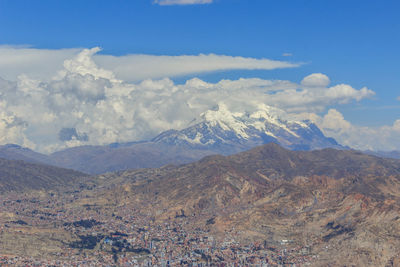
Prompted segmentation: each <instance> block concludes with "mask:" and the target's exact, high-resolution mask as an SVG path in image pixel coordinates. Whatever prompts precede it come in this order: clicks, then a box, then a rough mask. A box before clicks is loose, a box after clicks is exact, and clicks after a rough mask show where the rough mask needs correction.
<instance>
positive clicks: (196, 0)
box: [154, 0, 213, 6]
mask: <svg viewBox="0 0 400 267" xmlns="http://www.w3.org/2000/svg"><path fill="white" fill-rule="evenodd" d="M212 2H213V0H155V1H154V3H155V4H159V5H160V6H172V5H201V4H211V3H212Z"/></svg>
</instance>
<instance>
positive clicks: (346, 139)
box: [294, 109, 400, 151]
mask: <svg viewBox="0 0 400 267" xmlns="http://www.w3.org/2000/svg"><path fill="white" fill-rule="evenodd" d="M294 116H295V117H296V118H297V119H300V118H302V119H309V120H311V121H313V122H314V123H316V124H317V125H318V127H320V128H321V130H322V131H323V133H324V134H325V135H326V136H329V137H333V138H335V139H336V140H337V141H338V142H339V143H340V144H342V145H345V146H349V147H351V148H354V149H360V150H387V151H391V150H400V119H399V120H396V121H395V122H394V123H393V125H385V126H381V127H365V126H357V125H353V124H352V123H350V122H349V121H347V120H346V119H345V118H344V116H343V114H341V113H340V112H339V111H338V110H336V109H329V111H328V112H327V113H326V114H325V115H323V116H319V115H317V114H314V113H303V114H296V115H294Z"/></svg>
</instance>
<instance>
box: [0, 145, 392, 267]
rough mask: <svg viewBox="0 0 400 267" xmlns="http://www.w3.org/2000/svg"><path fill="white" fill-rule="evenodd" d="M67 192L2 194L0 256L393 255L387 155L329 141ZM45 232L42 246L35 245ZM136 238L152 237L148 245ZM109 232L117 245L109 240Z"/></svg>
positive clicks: (339, 260) (366, 259)
mask: <svg viewBox="0 0 400 267" xmlns="http://www.w3.org/2000/svg"><path fill="white" fill-rule="evenodd" d="M67 189H68V188H66V189H65V190H66V191H65V192H64V193H61V192H58V193H54V192H52V191H47V193H46V192H44V193H42V195H40V196H37V195H35V194H33V193H25V194H24V195H23V196H22V195H20V194H14V193H9V194H7V195H3V196H2V198H3V199H2V200H3V201H2V204H1V205H2V210H3V212H2V216H1V217H0V219H1V223H0V226H1V225H2V226H1V227H2V228H1V230H0V231H1V235H0V244H2V247H3V248H6V250H4V252H3V253H5V254H7V255H8V257H10V255H14V256H15V257H22V258H23V257H27V255H30V257H32V258H35V257H38V255H39V254H40V255H43V256H42V257H44V258H46V257H47V258H48V259H57V258H58V259H63V260H67V259H71V255H75V256H74V257H75V259H76V261H78V260H79V261H81V260H85V259H86V260H87V261H88V262H89V260H91V262H95V261H97V263H98V264H102V263H101V262H103V263H104V262H108V260H109V261H111V262H112V258H111V257H114V259H116V258H117V259H116V260H115V262H117V263H119V264H121V265H123V261H124V260H129V261H131V262H133V261H138V262H142V263H144V262H145V258H146V261H147V259H148V260H150V259H151V260H152V261H154V262H158V264H161V262H162V261H163V260H167V259H170V260H171V261H172V260H174V262H179V260H178V259H185V261H187V262H197V263H200V262H203V263H207V262H213V263H222V262H225V263H228V262H232V263H233V262H236V263H242V264H244V263H250V262H259V263H262V262H264V263H266V262H269V263H270V264H271V265H272V266H275V265H276V266H277V265H278V264H287V265H289V266H290V264H294V263H296V264H297V265H300V266H303V265H311V266H398V263H399V257H400V255H399V252H400V251H399V247H400V236H399V234H398V233H399V232H400V216H399V212H400V209H399V204H398V203H400V202H399V200H400V199H399V198H400V161H399V160H395V159H384V158H379V157H375V156H371V155H366V154H363V153H360V152H356V151H343V150H335V149H323V150H316V151H290V150H287V149H285V148H283V147H281V146H279V145H276V144H273V143H271V144H267V145H263V146H260V147H257V148H254V149H252V150H249V151H246V152H242V153H239V154H235V155H231V156H221V155H214V156H207V157H205V158H203V159H202V160H200V161H198V162H195V163H191V164H186V165H180V166H174V165H168V166H164V167H162V168H158V169H139V170H129V171H123V172H117V173H108V174H103V175H99V176H96V177H92V178H90V179H87V180H85V182H84V185H83V184H80V185H78V184H77V185H76V186H74V187H69V189H68V190H67ZM32 210H36V211H35V212H34V213H32ZM5 225H7V226H5ZM83 225H86V227H84V226H83ZM174 229H175V230H174ZM115 231H119V234H117V235H116V234H112V233H113V232H115ZM17 232H18V234H17ZM121 235H122V236H123V237H121ZM11 236H16V238H14V239H12V240H10V237H11ZM124 236H126V237H124ZM146 236H147V237H146ZM88 238H89V239H88ZM110 238H111V239H112V238H114V239H112V240H114V243H113V244H114V245H111V246H109V241H107V240H111V239H110ZM124 238H125V239H126V240H127V241H123V239H124ZM211 238H212V240H214V241H210V240H211ZM86 239H88V240H89V241H90V242H89V241H87V240H86ZM46 240H48V242H49V243H48V244H51V246H45V245H43V244H44V243H46V242H47V241H46ZM84 240H86V241H84ZM118 240H119V241H118ZM146 240H158V241H154V242H158V243H157V244H158V245H157V246H158V247H157V246H155V245H154V246H153V245H152V244H153V242H147V241H146ZM168 240H169V241H168ZM200 240H202V241H200ZM204 240H208V241H204ZM117 241H118V242H127V243H126V245H124V246H123V247H122V248H121V247H115V244H120V243H115V242H117ZM82 242H84V243H82ZM85 242H89V243H90V244H93V246H92V245H88V244H87V243H85ZM31 244H36V245H35V246H40V250H41V251H40V253H39V252H38V249H37V248H35V246H32V245H31ZM40 244H42V245H40ZM128 244H129V245H128ZM168 244H169V245H168ZM185 244H186V245H185ZM118 246H119V245H118ZM155 247H156V248H155ZM79 248H80V249H79ZM144 249H146V251H147V250H148V252H149V253H152V254H147V252H146V253H144V251H145V250H144ZM169 249H172V250H171V251H176V252H177V253H178V252H179V253H178V254H176V255H175V254H173V253H172V252H171V253H172V254H168V253H167V251H170V250H169ZM185 251H186V252H185ZM188 251H192V252H188ZM195 251H197V252H195ZM199 251H202V252H201V253H203V254H204V255H203V256H201V255H200V254H201V253H200V252H199ZM227 251H230V252H229V253H228V254H229V255H227V254H226V253H227ZM239 251H242V252H240V253H239ZM83 253H84V254H83ZM141 253H142V254H141ZM143 253H144V254H143ZM188 253H189V254H188ZM191 253H193V254H191ZM196 253H197V254H196ZM198 253H200V254H198ZM23 255H25V256H23ZM83 255H86V258H85V257H83ZM113 255H115V256H113ZM150 255H153V256H150ZM167 255H170V256H167ZM174 255H175V256H174ZM196 255H197V256H196ZM47 258H46V259H47ZM7 259H9V258H7ZM14 259H21V258H14ZM23 259H25V258H23ZM181 263H182V262H181ZM178 265H179V264H178ZM297 265H296V266H297Z"/></svg>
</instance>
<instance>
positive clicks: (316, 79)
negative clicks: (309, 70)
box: [301, 73, 331, 87]
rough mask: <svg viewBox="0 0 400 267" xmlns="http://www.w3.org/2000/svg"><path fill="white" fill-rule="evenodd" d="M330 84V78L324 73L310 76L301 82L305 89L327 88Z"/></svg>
mask: <svg viewBox="0 0 400 267" xmlns="http://www.w3.org/2000/svg"><path fill="white" fill-rule="evenodd" d="M330 83H331V81H330V80H329V77H328V76H326V75H325V74H322V73H313V74H310V75H308V76H307V77H305V78H304V79H303V80H302V81H301V84H302V85H303V86H305V87H327V86H328V85H329V84H330Z"/></svg>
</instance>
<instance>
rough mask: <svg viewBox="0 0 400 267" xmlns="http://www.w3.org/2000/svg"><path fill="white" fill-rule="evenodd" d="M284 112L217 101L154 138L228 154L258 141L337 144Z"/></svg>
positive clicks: (302, 147)
mask: <svg viewBox="0 0 400 267" xmlns="http://www.w3.org/2000/svg"><path fill="white" fill-rule="evenodd" d="M284 117H285V116H284V112H283V111H282V110H279V109H277V108H273V107H270V106H266V105H263V106H260V107H259V109H258V110H257V111H255V112H243V113H242V112H231V111H230V110H229V109H228V108H227V106H226V105H224V104H219V105H218V107H217V108H216V109H215V110H208V111H206V112H204V113H203V114H201V116H200V118H199V119H197V120H194V121H193V122H192V123H191V125H190V126H189V127H188V128H185V129H183V130H179V131H178V130H169V131H166V132H163V133H161V134H160V135H158V136H157V137H155V138H154V139H153V142H158V143H165V144H169V145H184V146H190V147H196V148H204V149H211V150H214V151H217V152H218V153H223V154H231V153H235V152H238V151H242V150H245V149H249V148H251V147H254V146H258V145H261V144H265V143H269V142H275V143H278V144H280V145H282V146H284V147H286V148H289V149H294V150H311V149H319V148H325V147H337V148H339V147H340V145H338V143H337V142H336V141H335V140H334V139H332V138H328V137H325V136H324V135H323V133H322V132H321V131H320V129H319V128H318V127H317V126H316V125H315V124H313V123H311V122H310V121H291V120H288V119H285V118H284Z"/></svg>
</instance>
